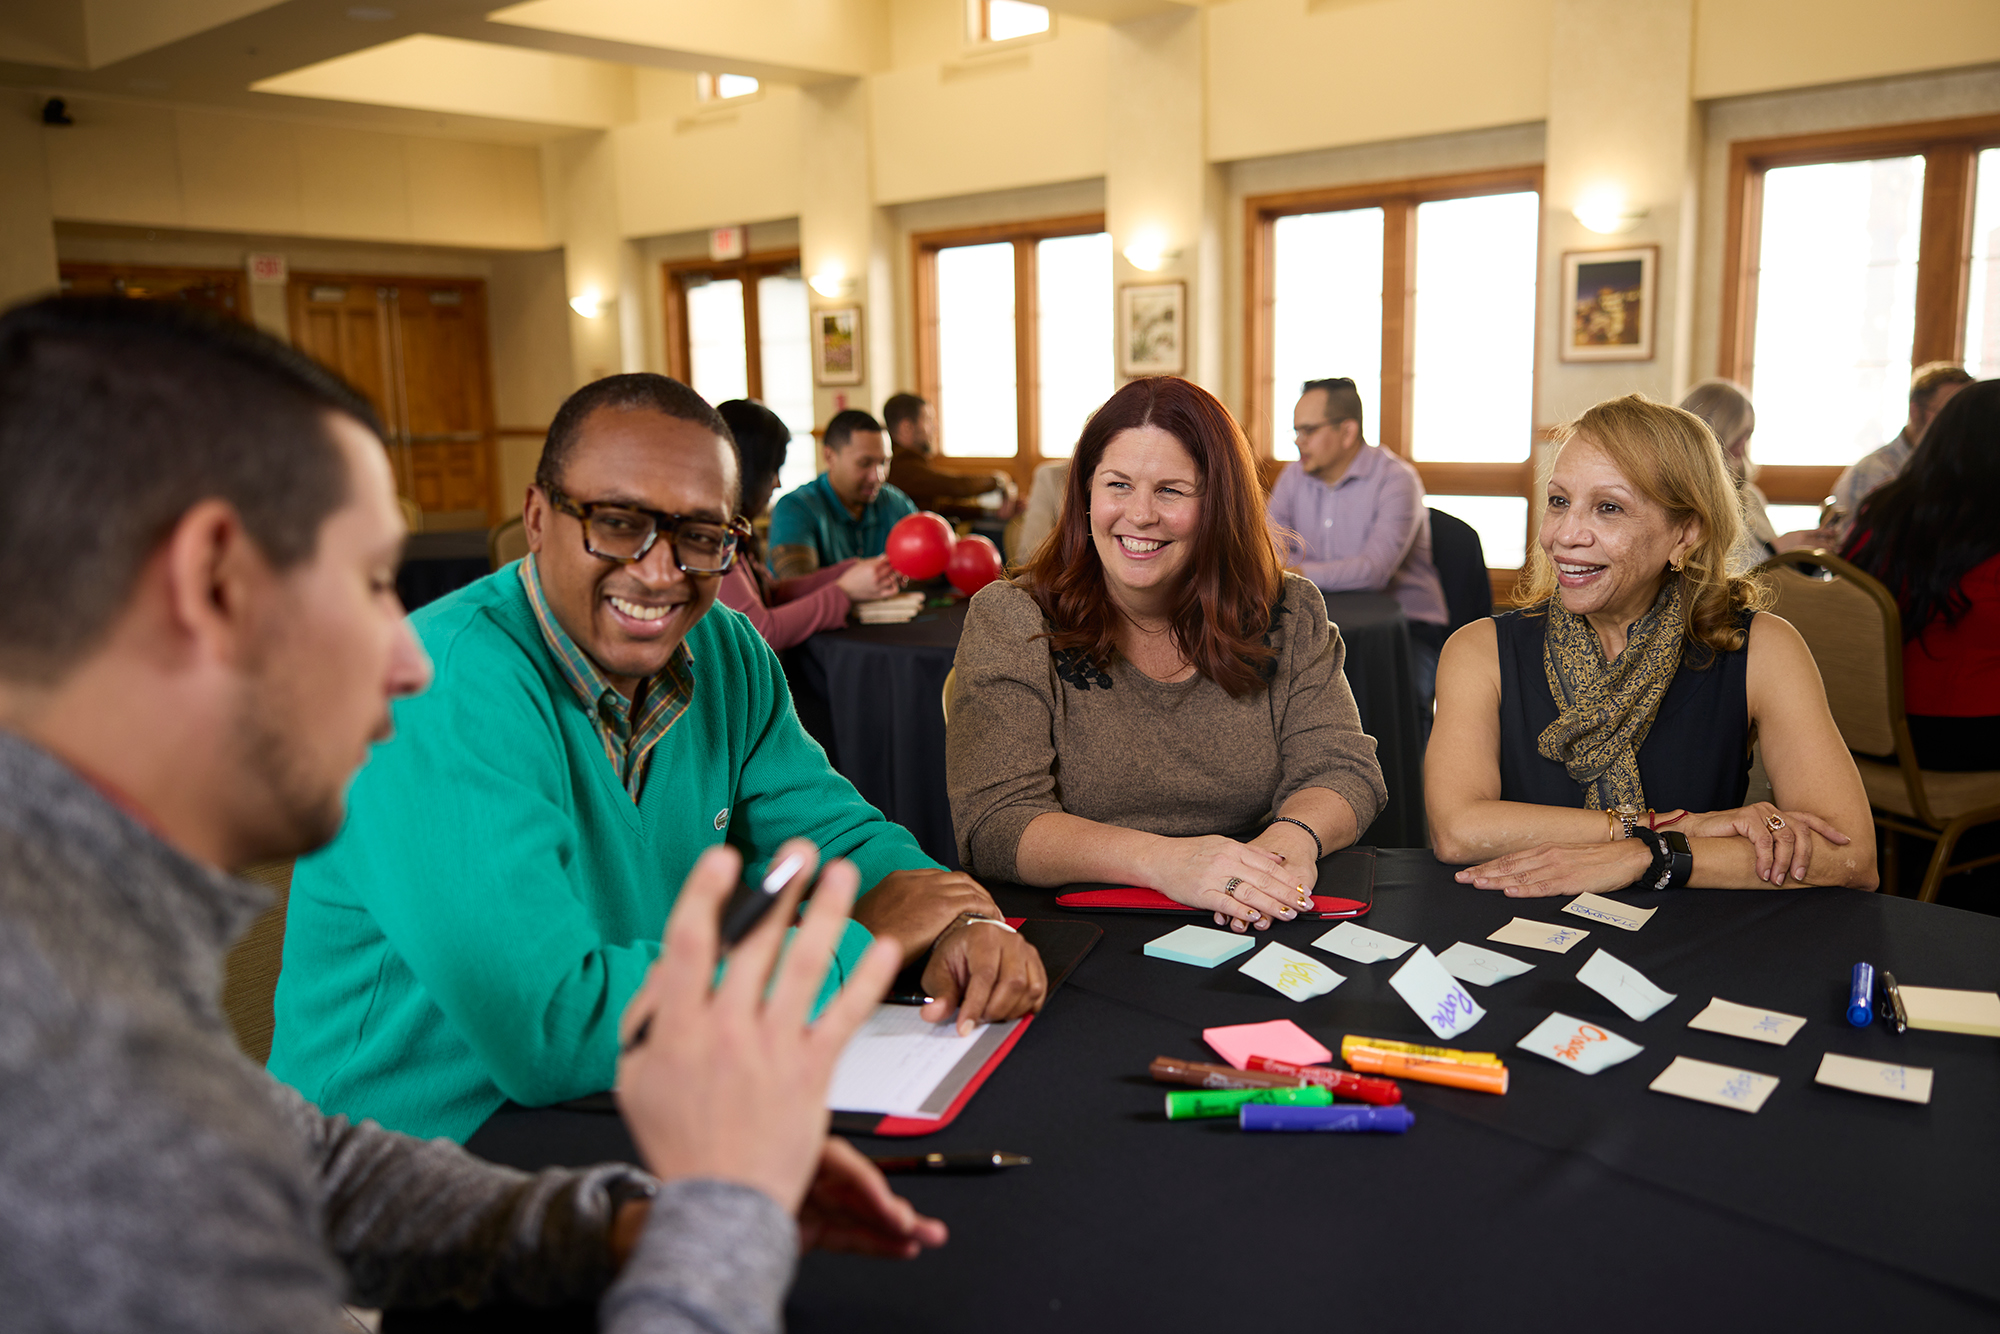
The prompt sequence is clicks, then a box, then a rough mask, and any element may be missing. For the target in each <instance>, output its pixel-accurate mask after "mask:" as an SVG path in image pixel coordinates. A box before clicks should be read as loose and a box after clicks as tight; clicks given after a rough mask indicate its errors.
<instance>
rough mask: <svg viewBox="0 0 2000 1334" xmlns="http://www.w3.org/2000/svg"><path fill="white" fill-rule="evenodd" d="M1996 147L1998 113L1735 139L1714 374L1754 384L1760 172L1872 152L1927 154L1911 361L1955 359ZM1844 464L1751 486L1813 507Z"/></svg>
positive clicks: (1800, 470) (1788, 469) (1800, 469)
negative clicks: (1976, 205)
mask: <svg viewBox="0 0 2000 1334" xmlns="http://www.w3.org/2000/svg"><path fill="white" fill-rule="evenodd" d="M1996 147H2000V116H1973V117H1967V118H1963V119H1957V120H1931V121H1912V122H1909V123H1906V124H1901V125H1878V126H1870V127H1866V128H1862V129H1851V130H1832V131H1828V132H1825V133H1821V134H1794V135H1784V136H1781V137H1778V138H1771V139H1738V140H1736V141H1735V142H1733V143H1731V144H1730V145H1729V214H1728V222H1727V230H1726V231H1725V233H1724V241H1723V270H1722V272H1723V280H1722V330H1721V339H1720V347H1719V354H1718V357H1717V363H1716V373H1717V374H1718V375H1722V376H1725V377H1726V378H1728V379H1731V380H1735V381H1737V382H1738V383H1740V384H1742V385H1743V386H1744V387H1746V388H1750V389H1752V390H1753V396H1754V386H1753V385H1752V384H1751V376H1752V373H1753V370H1754V367H1753V365H1752V360H1751V358H1752V356H1753V354H1754V353H1755V351H1756V340H1757V258H1758V253H1759V251H1760V250H1761V248H1762V243H1763V223H1764V174H1765V173H1766V172H1768V171H1770V170H1771V169H1772V168H1773V167H1803V166H1813V165H1817V164H1819V163H1823V162H1865V161H1867V160H1869V159H1870V158H1883V157H1916V156H1921V157H1922V158H1923V159H1924V202H1923V219H1922V222H1921V223H1920V230H1919V233H1918V241H1917V320H1916V332H1915V337H1914V338H1913V339H1912V342H1911V347H1910V364H1911V365H1913V366H1920V365H1922V364H1923V363H1925V362H1927V361H1961V360H1963V359H1964V355H1965V312H1966V300H1967V296H1968V294H1969V291H1970V282H1971V277H1972V207H1973V202H1974V195H1975V186H1976V181H1975V179H1974V174H1975V172H1976V171H1977V170H1978V163H1979V154H1980V152H1981V150H1983V149H1987V148H1996ZM1841 470H1842V468H1841V465H1839V464H1830V465H1823V466H1821V465H1814V466H1784V465H1770V464H1767V465H1764V466H1763V467H1761V468H1760V469H1759V470H1758V473H1757V485H1758V486H1759V487H1760V488H1762V489H1763V491H1764V494H1765V495H1767V496H1768V497H1770V499H1771V500H1772V501H1773V502H1775V503H1779V504H1793V505H1812V504H1818V503H1819V501H1820V500H1821V499H1822V498H1823V497H1825V496H1826V494H1827V493H1828V492H1830V491H1831V490H1832V489H1833V483H1834V480H1835V479H1836V478H1837V477H1839V476H1840V473H1841Z"/></svg>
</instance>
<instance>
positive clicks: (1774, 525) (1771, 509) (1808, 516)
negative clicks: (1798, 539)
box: [1764, 505, 1819, 533]
mask: <svg viewBox="0 0 2000 1334" xmlns="http://www.w3.org/2000/svg"><path fill="white" fill-rule="evenodd" d="M1764 515H1765V517H1766V518H1768V519H1770V521H1771V531H1772V532H1774V533H1796V532H1798V531H1799V530H1800V529H1802V528H1817V527H1819V506H1817V505H1766V506H1764Z"/></svg>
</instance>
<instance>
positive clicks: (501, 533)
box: [486, 514, 528, 570]
mask: <svg viewBox="0 0 2000 1334" xmlns="http://www.w3.org/2000/svg"><path fill="white" fill-rule="evenodd" d="M527 554H528V529H527V526H526V525H525V524H523V523H522V522H521V516H520V515H518V514H517V515H515V516H514V517H513V518H511V519H509V520H507V522H505V523H503V524H501V525H500V526H499V527H498V528H495V529H494V530H493V531H492V532H490V533H488V534H487V535H486V563H487V564H488V565H490V566H492V567H493V568H494V569H496V570H497V569H499V568H500V567H501V566H502V565H505V564H507V563H508V562H509V561H517V560H519V559H521V558H522V557H523V556H525V555H527Z"/></svg>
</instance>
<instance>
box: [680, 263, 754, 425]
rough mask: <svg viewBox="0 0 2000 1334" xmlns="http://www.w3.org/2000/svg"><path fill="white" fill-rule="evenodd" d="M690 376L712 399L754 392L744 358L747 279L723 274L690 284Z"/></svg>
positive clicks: (693, 382)
mask: <svg viewBox="0 0 2000 1334" xmlns="http://www.w3.org/2000/svg"><path fill="white" fill-rule="evenodd" d="M687 324H688V361H689V366H688V376H689V381H690V383H691V384H692V386H693V388H694V391H695V392H696V393H697V394H700V395H701V396H702V397H703V398H705V399H707V400H708V401H709V402H711V403H720V402H722V401H724V400H725V399H731V398H743V397H745V396H746V395H748V394H749V392H750V369H749V366H748V364H747V363H746V362H745V361H744V359H743V337H744V334H743V281H742V279H740V278H719V279H717V280H715V281H713V282H705V283H701V284H699V285H697V284H695V283H689V284H688V288H687Z"/></svg>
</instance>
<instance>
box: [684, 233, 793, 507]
mask: <svg viewBox="0 0 2000 1334" xmlns="http://www.w3.org/2000/svg"><path fill="white" fill-rule="evenodd" d="M757 341H758V343H759V344H760V346H759V348H758V356H759V357H760V358H761V367H760V369H761V370H762V372H763V384H764V406H766V407H768V408H770V409H771V411H773V412H775V413H777V414H778V416H779V417H781V418H783V419H784V423H785V425H787V426H789V427H791V428H792V447H791V448H790V449H788V450H786V451H785V466H784V467H783V468H782V469H780V470H779V472H778V493H779V494H783V493H784V492H786V491H789V490H791V489H792V488H793V487H795V486H803V485H804V484H805V483H807V482H810V481H811V480H812V479H813V477H814V476H815V475H816V474H817V473H818V472H819V448H818V446H817V445H815V444H814V442H813V435H812V428H813V382H812V316H811V315H810V314H808V313H807V303H806V284H805V279H803V278H801V277H799V276H798V275H797V274H796V273H791V274H781V273H767V274H765V275H764V276H763V277H761V278H759V279H758V280H757ZM711 401H713V400H711Z"/></svg>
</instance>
